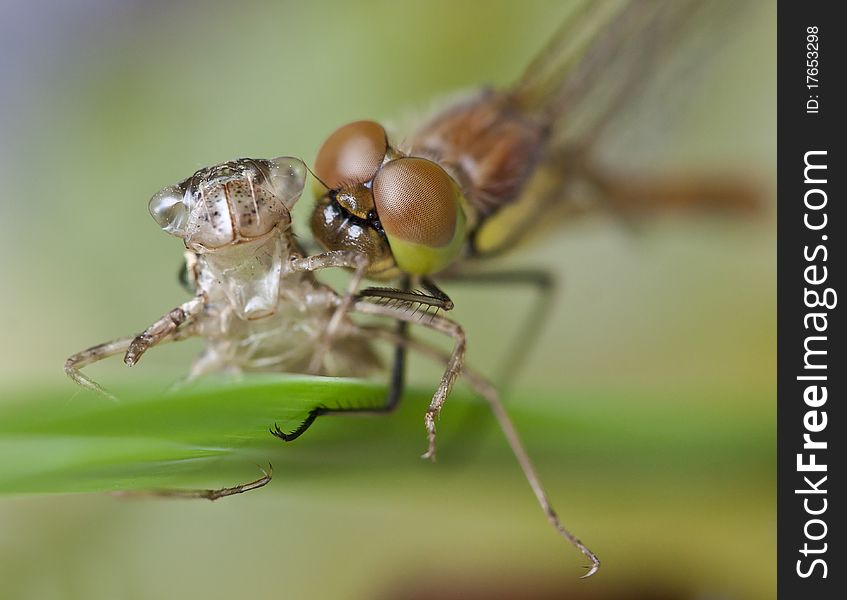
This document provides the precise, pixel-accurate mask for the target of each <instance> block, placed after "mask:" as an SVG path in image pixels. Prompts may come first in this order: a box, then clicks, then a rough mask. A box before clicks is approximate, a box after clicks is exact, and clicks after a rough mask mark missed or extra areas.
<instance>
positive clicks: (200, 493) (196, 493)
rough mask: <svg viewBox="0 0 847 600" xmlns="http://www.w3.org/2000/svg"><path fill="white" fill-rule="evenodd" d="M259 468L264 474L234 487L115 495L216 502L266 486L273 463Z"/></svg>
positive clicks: (272, 470)
mask: <svg viewBox="0 0 847 600" xmlns="http://www.w3.org/2000/svg"><path fill="white" fill-rule="evenodd" d="M259 470H260V471H261V472H262V476H261V477H259V478H258V479H256V480H254V481H250V482H248V483H242V484H240V485H234V486H232V487H225V488H220V489H216V490H139V491H123V492H115V493H114V494H113V495H115V496H121V497H124V498H126V497H132V498H136V497H151V496H152V497H156V498H185V499H200V500H211V501H212V502H214V501H215V500H219V499H221V498H226V497H227V496H235V495H236V494H243V493H244V492H249V491H251V490H257V489H259V488H260V487H264V486H266V485H267V484H268V483H270V481H271V479H272V478H273V472H274V469H273V465H271V464H270V463H268V469H267V470H265V469H263V468H262V467H259Z"/></svg>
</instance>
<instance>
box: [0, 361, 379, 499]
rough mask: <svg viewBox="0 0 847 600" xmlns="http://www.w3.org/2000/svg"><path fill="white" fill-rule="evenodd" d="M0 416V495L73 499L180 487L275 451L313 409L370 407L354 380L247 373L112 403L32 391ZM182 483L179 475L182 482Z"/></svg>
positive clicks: (375, 389)
mask: <svg viewBox="0 0 847 600" xmlns="http://www.w3.org/2000/svg"><path fill="white" fill-rule="evenodd" d="M33 396H34V397H31V398H28V399H26V401H24V402H20V403H18V404H15V405H11V406H4V407H2V409H1V410H0V492H5V493H10V492H12V493H14V492H32V491H41V492H72V491H95V490H116V489H131V488H135V489H137V488H150V487H156V486H164V485H174V484H176V485H180V484H181V483H180V480H178V479H175V477H174V476H175V475H179V474H182V475H183V476H184V475H185V474H186V473H190V472H197V471H199V470H202V469H204V468H206V467H207V466H208V465H209V463H210V462H211V461H212V460H213V459H217V458H222V457H226V456H228V455H233V454H234V453H237V452H240V451H244V450H245V449H246V448H249V447H251V446H252V447H255V446H256V445H265V446H268V445H272V444H282V442H280V441H279V440H277V439H276V438H274V437H273V436H271V435H270V434H269V432H268V428H269V427H270V426H271V425H273V424H274V423H278V424H279V425H280V427H281V428H282V429H283V430H284V431H285V430H293V429H295V428H296V427H297V425H299V424H300V423H301V422H302V421H303V419H305V418H306V416H307V415H308V413H309V411H310V410H311V409H313V408H315V407H316V406H320V405H323V406H326V407H329V408H341V407H369V406H374V405H378V404H379V403H380V401H381V399H382V396H383V392H382V391H381V389H380V386H379V385H377V384H375V383H371V382H366V381H362V380H356V379H339V378H330V377H299V376H251V377H248V378H245V379H243V380H240V381H224V380H215V379H213V380H210V381H206V382H204V383H203V384H201V385H198V386H192V387H190V388H184V389H181V390H179V391H176V392H172V393H162V392H159V393H154V392H149V391H148V392H146V393H141V394H136V395H133V396H128V397H124V398H122V399H121V400H120V401H118V402H111V401H109V400H106V399H104V398H102V397H99V396H97V395H94V394H88V393H85V394H77V395H75V396H74V397H72V398H70V399H68V397H67V396H63V395H62V394H55V393H54V394H40V395H39V394H34V395H33ZM183 479H184V477H183Z"/></svg>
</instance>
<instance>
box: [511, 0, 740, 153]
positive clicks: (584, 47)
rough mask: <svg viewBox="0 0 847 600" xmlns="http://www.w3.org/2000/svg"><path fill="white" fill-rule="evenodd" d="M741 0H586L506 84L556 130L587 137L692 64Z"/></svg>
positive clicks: (716, 41)
mask: <svg viewBox="0 0 847 600" xmlns="http://www.w3.org/2000/svg"><path fill="white" fill-rule="evenodd" d="M743 4H745V3H744V2H733V3H729V2H727V1H722V0H673V1H667V0H665V1H661V0H600V1H592V0H587V1H585V2H581V3H579V5H578V6H577V7H576V9H575V10H574V11H573V12H572V13H571V15H570V17H569V18H568V19H567V20H566V22H565V23H563V24H562V25H561V27H560V28H559V29H558V31H557V32H556V34H555V35H554V36H553V38H552V39H551V41H550V42H549V43H548V44H547V45H546V46H545V47H544V48H543V49H542V50H541V52H540V53H539V54H538V56H537V57H536V58H535V59H534V60H533V61H532V62H531V63H530V64H529V66H528V67H527V69H526V70H525V71H524V73H523V76H522V77H521V79H520V80H519V81H518V83H517V84H516V85H515V86H514V87H513V88H512V89H511V91H510V94H511V96H512V98H513V101H514V102H515V103H516V104H517V105H518V106H519V107H520V108H521V110H524V111H527V112H531V113H538V114H542V115H544V116H545V117H546V118H548V119H550V120H551V121H552V123H553V127H554V131H555V136H556V137H557V138H568V139H571V140H574V139H577V140H580V141H581V142H582V143H583V144H586V143H588V144H591V143H593V142H594V141H595V140H596V139H597V138H598V137H600V136H601V135H602V134H603V133H604V132H605V131H606V130H607V129H609V128H611V126H612V124H613V123H614V122H615V121H616V117H618V116H619V115H620V114H621V113H623V112H625V111H624V109H626V108H628V107H631V106H634V105H635V104H637V99H638V97H639V96H640V95H641V93H642V92H643V91H644V89H646V88H647V87H648V86H650V85H653V84H654V83H655V80H656V79H657V78H658V77H660V76H661V77H662V78H663V79H665V80H667V79H668V78H669V76H670V74H671V73H675V74H677V75H679V74H680V73H686V72H690V71H693V70H696V69H695V67H697V65H698V64H701V63H702V62H703V61H704V59H705V57H706V55H707V54H708V53H709V51H710V49H713V48H714V47H716V46H719V43H720V40H721V39H722V35H721V30H722V29H726V28H727V27H728V25H729V23H730V22H731V21H732V20H733V17H737V15H738V11H739V10H740V8H741V6H742V5H743Z"/></svg>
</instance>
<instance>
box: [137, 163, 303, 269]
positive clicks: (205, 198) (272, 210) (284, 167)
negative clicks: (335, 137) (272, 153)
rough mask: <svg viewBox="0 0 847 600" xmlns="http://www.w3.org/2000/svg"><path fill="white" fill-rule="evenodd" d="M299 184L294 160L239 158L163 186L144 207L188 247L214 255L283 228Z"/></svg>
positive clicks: (299, 169)
mask: <svg viewBox="0 0 847 600" xmlns="http://www.w3.org/2000/svg"><path fill="white" fill-rule="evenodd" d="M305 181H306V165H304V164H303V162H302V161H301V160H300V159H297V158H291V157H280V158H274V159H272V160H265V159H252V158H240V159H237V160H233V161H230V162H226V163H222V164H219V165H215V166H212V167H206V168H203V169H200V170H199V171H197V172H196V173H194V175H192V176H191V177H189V178H188V179H185V180H183V181H181V182H180V183H178V184H176V185H171V186H168V187H166V188H163V189H162V190H160V191H159V192H158V193H157V194H155V195H154V196H153V197H152V198H151V199H150V204H149V209H150V214H151V215H152V216H153V219H155V221H156V223H158V224H159V227H161V228H162V229H163V230H164V231H166V232H167V233H169V234H171V235H174V236H176V237H179V238H181V239H182V240H183V241H184V242H185V246H186V247H187V248H188V249H190V250H194V251H196V252H200V253H206V252H214V251H215V250H219V249H221V248H224V247H227V246H232V245H237V244H241V243H245V242H250V241H253V240H256V239H258V238H261V237H263V236H266V235H268V234H269V233H270V232H271V231H273V230H274V229H275V228H283V229H284V228H287V227H289V226H290V224H291V212H290V211H291V208H292V207H293V206H294V204H295V203H296V202H297V200H298V198H300V194H301V193H302V192H303V186H304V184H305Z"/></svg>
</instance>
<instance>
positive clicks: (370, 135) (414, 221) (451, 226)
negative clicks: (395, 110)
mask: <svg viewBox="0 0 847 600" xmlns="http://www.w3.org/2000/svg"><path fill="white" fill-rule="evenodd" d="M315 175H316V176H317V178H318V179H319V180H320V182H321V183H322V184H323V186H324V188H321V189H320V190H319V194H318V195H319V196H320V199H319V201H318V207H317V209H316V210H315V212H314V213H313V215H312V232H313V233H314V235H315V237H316V238H317V239H318V240H319V241H320V242H321V243H322V244H323V245H324V246H326V247H327V248H329V249H334V250H339V249H354V250H358V251H362V252H365V253H366V254H367V255H368V257H369V258H370V266H371V270H370V275H371V276H376V277H379V276H383V277H390V276H393V275H394V274H395V273H396V271H397V270H400V271H402V272H405V273H410V274H415V275H428V274H431V273H435V272H437V271H440V270H442V269H444V268H445V267H447V266H448V265H449V264H450V263H451V262H452V261H453V259H455V258H456V257H457V256H458V254H459V253H460V251H461V249H462V246H463V242H464V239H465V232H466V227H465V225H466V223H465V212H464V211H465V208H464V207H465V200H464V196H463V194H462V190H461V188H460V187H459V185H458V184H457V183H456V181H455V180H454V179H453V178H452V177H451V176H450V175H449V174H448V173H447V172H446V171H445V170H444V169H443V168H442V167H441V166H440V165H439V164H437V163H435V162H433V161H430V160H427V159H424V158H416V157H408V156H403V155H402V154H400V153H399V152H398V151H396V150H395V149H393V148H392V147H391V146H390V145H389V143H388V138H387V136H386V134H385V130H384V129H383V128H382V126H381V125H379V124H377V123H374V122H373V121H356V122H354V123H350V124H348V125H345V126H343V127H341V128H339V129H337V130H336V131H335V132H333V133H332V134H331V135H330V136H329V137H328V138H327V140H326V141H325V142H324V144H323V145H322V146H321V148H320V150H319V151H318V156H317V159H316V161H315Z"/></svg>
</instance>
